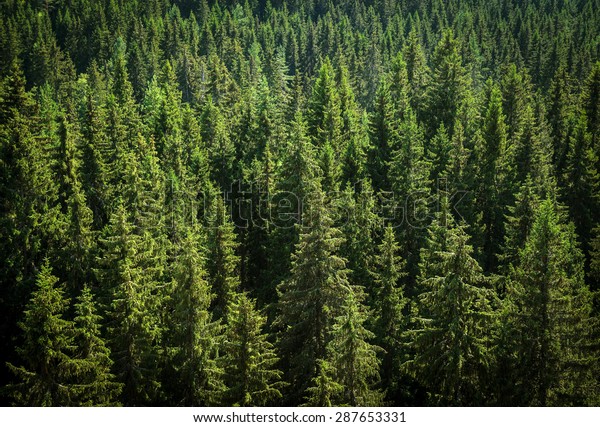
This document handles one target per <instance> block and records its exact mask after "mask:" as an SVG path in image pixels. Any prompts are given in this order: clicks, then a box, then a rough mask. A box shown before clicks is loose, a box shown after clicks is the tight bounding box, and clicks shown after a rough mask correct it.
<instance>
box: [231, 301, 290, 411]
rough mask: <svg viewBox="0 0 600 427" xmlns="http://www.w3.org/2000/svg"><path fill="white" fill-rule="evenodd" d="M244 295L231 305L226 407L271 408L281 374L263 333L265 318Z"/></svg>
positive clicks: (275, 356) (278, 393)
mask: <svg viewBox="0 0 600 427" xmlns="http://www.w3.org/2000/svg"><path fill="white" fill-rule="evenodd" d="M254 306H255V302H254V301H252V300H251V299H249V298H248V296H247V295H246V294H244V293H242V294H239V295H237V297H236V298H235V300H234V301H232V302H231V307H230V309H229V311H230V314H229V321H228V324H227V335H226V336H227V341H226V343H225V345H224V350H225V352H226V354H227V358H226V363H227V366H228V367H229V369H228V370H227V375H226V378H227V379H226V382H227V383H228V385H229V389H228V391H227V395H228V399H227V400H226V401H227V402H228V403H229V404H231V405H234V406H238V405H239V406H270V405H273V404H274V403H276V402H278V401H279V400H280V399H281V398H282V395H281V392H280V391H279V389H280V388H281V387H282V386H283V385H284V383H283V382H282V381H281V376H282V374H283V373H282V372H281V371H280V370H278V369H276V368H275V364H276V363H277V362H278V360H279V358H278V357H277V354H276V352H275V349H274V347H273V344H271V343H270V342H269V341H268V340H267V334H265V333H264V332H263V328H264V326H265V323H266V317H265V316H263V315H261V314H260V312H257V310H256V308H255V307H254Z"/></svg>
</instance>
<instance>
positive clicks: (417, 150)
mask: <svg viewBox="0 0 600 427" xmlns="http://www.w3.org/2000/svg"><path fill="white" fill-rule="evenodd" d="M400 135H401V136H400V143H399V145H398V148H397V149H396V150H395V151H394V152H393V153H392V160H391V162H390V165H389V175H390V177H391V178H390V180H391V183H392V185H391V188H392V191H393V197H394V201H397V203H398V204H399V205H398V206H397V207H396V209H397V210H396V211H394V212H392V215H391V216H390V217H391V218H392V222H391V224H392V225H393V226H394V227H398V229H399V230H398V236H399V241H400V245H401V248H402V257H403V258H404V259H405V260H406V261H407V264H408V278H409V284H410V286H409V289H408V292H409V294H410V293H411V292H412V285H413V284H414V280H415V278H416V276H417V270H418V268H417V266H418V258H419V250H420V248H421V247H422V245H423V243H424V239H425V232H426V227H427V225H428V223H429V220H430V218H429V215H430V210H431V201H432V200H431V198H430V192H429V185H430V182H429V175H430V172H429V171H430V167H431V165H430V163H429V162H428V161H427V160H426V158H425V152H424V148H423V132H422V130H421V128H420V126H419V125H418V123H417V120H416V117H415V114H414V113H412V114H409V115H408V116H407V117H406V118H405V120H404V121H403V122H402V124H401V128H400Z"/></svg>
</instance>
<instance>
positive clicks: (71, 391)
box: [8, 261, 76, 406]
mask: <svg viewBox="0 0 600 427" xmlns="http://www.w3.org/2000/svg"><path fill="white" fill-rule="evenodd" d="M68 305H69V300H68V299H67V298H66V297H65V292H64V289H63V286H62V285H60V284H59V283H58V278H57V277H55V276H53V275H52V269H51V268H50V265H49V263H48V261H46V262H45V264H44V265H43V266H42V269H41V270H40V272H39V274H38V277H37V281H36V289H35V290H34V291H33V293H32V295H31V299H30V301H29V304H28V305H27V307H26V309H25V313H24V317H23V321H22V322H21V323H20V324H19V326H20V328H21V330H22V332H23V338H24V340H23V344H22V346H21V347H19V348H18V349H17V352H18V354H19V356H20V357H21V359H22V361H23V362H24V365H25V366H15V365H13V364H10V363H9V364H8V367H9V368H10V370H11V371H12V372H13V374H14V375H15V377H16V378H18V380H19V382H18V383H17V384H14V385H12V386H9V388H8V391H9V393H10V394H11V396H12V398H13V399H14V401H15V402H16V403H17V404H19V405H25V406H68V405H72V404H73V398H74V397H75V392H76V388H75V387H74V384H73V380H74V373H75V364H74V361H73V356H72V353H73V350H74V344H73V335H72V328H73V323H72V322H71V321H69V320H67V319H65V318H64V315H65V312H66V310H67V308H68Z"/></svg>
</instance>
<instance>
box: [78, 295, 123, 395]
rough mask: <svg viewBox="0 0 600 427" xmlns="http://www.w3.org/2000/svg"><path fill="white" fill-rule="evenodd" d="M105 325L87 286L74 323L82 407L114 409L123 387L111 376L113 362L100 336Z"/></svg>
mask: <svg viewBox="0 0 600 427" xmlns="http://www.w3.org/2000/svg"><path fill="white" fill-rule="evenodd" d="M101 321H102V317H101V316H100V315H99V314H98V310H97V308H96V303H95V301H94V297H93V295H92V292H91V291H90V288H89V287H87V286H86V287H84V288H83V290H82V291H81V294H80V295H79V297H78V298H77V303H76V304H75V318H74V320H73V328H74V329H73V335H74V345H75V347H76V350H75V356H76V360H75V363H76V370H75V377H76V378H77V385H76V387H75V393H74V394H75V396H76V397H75V400H76V402H77V404H78V405H82V406H113V405H115V404H117V403H118V397H119V394H120V393H121V389H122V387H123V385H122V384H120V383H118V382H116V380H115V375H114V374H112V373H111V367H112V365H113V361H112V360H111V355H110V350H109V349H108V347H107V346H106V343H105V341H104V338H103V337H102V335H101V332H100V330H101Z"/></svg>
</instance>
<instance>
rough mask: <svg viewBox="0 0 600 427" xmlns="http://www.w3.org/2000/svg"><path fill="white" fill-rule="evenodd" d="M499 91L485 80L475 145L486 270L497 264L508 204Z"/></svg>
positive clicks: (507, 175) (504, 140) (505, 145)
mask: <svg viewBox="0 0 600 427" xmlns="http://www.w3.org/2000/svg"><path fill="white" fill-rule="evenodd" d="M504 117H505V116H504V114H503V112H502V97H501V93H500V90H499V89H498V87H497V86H496V85H494V84H493V83H492V82H491V81H488V102H487V108H486V111H485V116H484V119H483V134H482V136H483V138H482V139H481V141H480V142H481V145H480V146H477V147H476V151H477V154H476V155H477V162H478V167H479V173H478V177H479V179H480V181H479V183H480V185H479V189H478V197H477V198H478V201H477V204H478V207H479V209H480V211H481V214H482V223H483V226H484V229H485V240H484V241H483V263H484V269H485V270H486V271H494V270H495V268H496V266H497V260H496V254H497V253H498V249H499V247H500V244H501V241H502V238H503V235H504V234H503V229H502V225H503V220H504V213H505V209H506V206H508V205H510V204H511V203H512V192H511V189H510V187H509V181H508V179H509V177H510V165H509V164H508V163H507V160H508V155H507V141H506V137H507V134H506V123H505V121H504V120H505V119H504Z"/></svg>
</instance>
